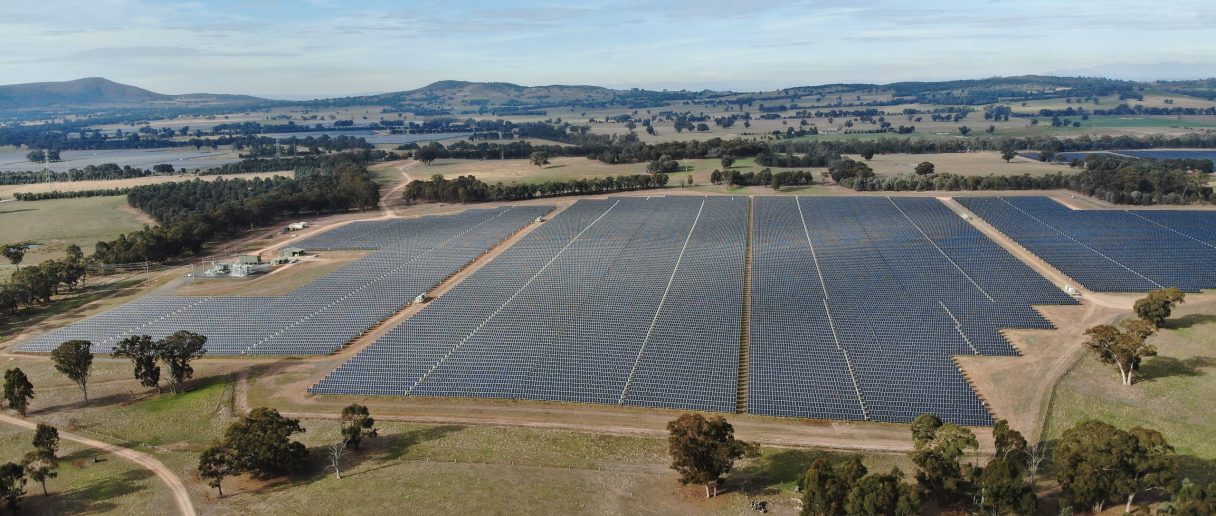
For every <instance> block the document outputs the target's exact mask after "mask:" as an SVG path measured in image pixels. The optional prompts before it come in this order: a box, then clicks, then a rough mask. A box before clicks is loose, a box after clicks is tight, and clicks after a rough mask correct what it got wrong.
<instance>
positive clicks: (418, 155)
mask: <svg viewBox="0 0 1216 516" xmlns="http://www.w3.org/2000/svg"><path fill="white" fill-rule="evenodd" d="M439 149H440V147H439V144H438V143H433V142H432V143H430V144H427V145H423V146H421V147H418V148H417V149H414V159H416V160H418V161H421V162H422V163H423V164H425V165H430V164H431V162H432V161H435V160H436V159H438V158H439Z"/></svg>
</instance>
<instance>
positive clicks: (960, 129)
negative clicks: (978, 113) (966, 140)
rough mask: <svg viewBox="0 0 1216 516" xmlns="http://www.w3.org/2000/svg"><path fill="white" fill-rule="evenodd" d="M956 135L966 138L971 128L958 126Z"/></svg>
mask: <svg viewBox="0 0 1216 516" xmlns="http://www.w3.org/2000/svg"><path fill="white" fill-rule="evenodd" d="M958 134H961V135H963V136H967V135H968V134H971V128H970V127H967V126H965V125H960V126H959V127H958Z"/></svg>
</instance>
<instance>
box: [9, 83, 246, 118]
mask: <svg viewBox="0 0 1216 516" xmlns="http://www.w3.org/2000/svg"><path fill="white" fill-rule="evenodd" d="M253 102H265V99H260V98H257V97H251V96H248V95H218V94H211V93H187V94H184V95H166V94H163V93H156V92H153V91H149V90H146V89H143V88H140V87H137V86H131V85H129V84H122V83H118V82H114V81H111V80H109V79H105V78H102V77H86V78H83V79H76V80H72V81H60V82H32V83H26V84H10V85H4V86H0V110H24V109H48V108H71V107H111V106H139V107H155V106H164V105H174V104H178V105H207V104H210V105H215V104H245V103H253Z"/></svg>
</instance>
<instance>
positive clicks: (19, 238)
mask: <svg viewBox="0 0 1216 516" xmlns="http://www.w3.org/2000/svg"><path fill="white" fill-rule="evenodd" d="M148 222H151V220H150V219H148V218H147V217H146V216H142V214H141V213H139V212H137V211H135V210H133V209H132V208H130V207H129V206H128V205H127V198H126V197H123V196H118V197H90V198H84V199H55V200H50V201H36V202H20V201H10V202H4V203H0V242H3V243H9V242H27V241H28V242H35V243H38V244H40V246H41V247H39V248H37V249H31V250H30V251H29V252H28V253H26V256H25V261H23V262H22V265H33V264H37V263H41V262H42V261H44V260H48V259H51V258H58V257H61V256H63V253H64V250H65V249H66V248H67V246H69V245H71V244H76V245H79V246H80V247H81V248H83V249H84V252H85V254H89V253H92V252H93V245H94V244H96V243H97V241H99V240H111V239H114V238H117V237H118V235H119V234H122V233H129V232H131V231H136V230H138V229H140V228H142V227H143V226H144V224H145V223H148ZM11 268H12V266H11V265H9V264H8V263H7V261H6V262H5V263H4V264H3V265H0V274H3V275H4V276H7V275H8V272H9V269H11Z"/></svg>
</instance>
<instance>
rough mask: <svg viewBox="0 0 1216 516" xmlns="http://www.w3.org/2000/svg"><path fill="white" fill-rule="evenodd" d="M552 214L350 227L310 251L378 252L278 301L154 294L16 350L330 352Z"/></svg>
mask: <svg viewBox="0 0 1216 516" xmlns="http://www.w3.org/2000/svg"><path fill="white" fill-rule="evenodd" d="M550 209H551V208H550V207H544V206H539V207H536V206H532V207H523V206H520V207H513V208H503V209H497V210H467V211H464V212H461V213H459V214H457V215H451V216H431V217H422V218H413V219H392V220H389V221H369V222H356V223H352V224H349V225H346V226H343V227H340V228H335V229H334V230H331V231H328V232H325V233H322V234H321V235H318V236H316V237H313V238H310V239H305V240H303V241H301V242H300V243H298V244H296V245H297V246H298V247H303V248H307V249H381V250H380V251H377V252H374V253H371V254H369V255H368V256H365V257H363V258H360V259H358V260H355V261H353V262H351V263H349V264H347V265H345V266H343V267H341V268H339V269H338V270H336V271H334V272H333V273H331V274H329V275H326V276H324V277H322V278H320V279H317V280H315V281H313V282H311V283H308V284H307V285H304V286H303V287H301V288H299V289H297V290H295V291H294V292H291V293H290V294H287V295H285V296H281V297H182V296H150V297H147V298H143V299H140V300H137V301H135V302H132V303H128V304H126V305H123V306H121V307H119V308H116V309H114V310H111V311H109V312H106V313H103V314H101V315H97V316H94V317H90V318H88V319H85V320H84V321H81V322H79V323H76V324H72V325H70V326H67V327H64V328H62V329H59V330H56V331H52V332H49V333H47V334H45V335H42V336H40V337H38V338H36V339H34V340H31V341H29V342H27V343H24V344H22V345H21V346H20V347H19V348H18V350H20V351H41V352H46V351H50V350H51V349H53V348H54V347H55V346H57V345H59V344H60V343H61V342H63V341H65V340H70V339H84V340H89V341H91V342H93V344H94V351H95V352H101V353H108V352H110V351H111V350H112V349H113V347H114V346H115V345H117V344H118V342H119V341H121V340H122V339H123V338H125V337H127V336H129V335H151V336H153V337H156V338H160V337H163V336H165V335H168V334H170V333H173V332H175V331H178V330H188V331H193V332H197V333H201V334H203V335H206V336H207V351H208V353H211V354H218V355H236V354H275V355H308V354H324V353H330V352H332V351H334V350H335V349H337V348H338V347H340V346H342V345H343V344H345V343H346V342H348V341H350V340H351V339H354V338H356V337H358V336H359V335H360V334H361V333H362V332H364V331H365V330H367V329H368V328H369V327H371V326H374V325H375V324H377V323H378V322H379V321H381V320H383V319H385V318H387V317H388V316H390V315H392V314H393V313H395V312H397V311H398V310H400V309H401V308H402V307H404V306H405V305H406V304H408V303H409V302H410V301H411V300H412V299H413V298H414V297H415V296H417V295H418V294H420V293H423V292H426V291H428V290H430V289H431V288H432V287H433V286H434V285H435V284H437V283H439V282H440V281H442V280H443V279H444V278H446V277H447V276H449V275H451V274H453V273H455V272H456V271H457V270H459V269H460V268H462V267H464V266H465V265H466V264H468V263H469V262H471V261H473V260H474V259H476V258H477V257H478V256H480V255H481V254H483V253H484V252H486V251H487V250H488V249H490V248H491V247H493V246H494V245H495V244H497V243H498V242H501V241H502V240H503V239H505V238H507V237H508V236H509V235H511V234H512V233H514V232H515V231H517V230H519V228H521V227H523V226H525V225H527V224H528V223H529V222H531V221H532V220H533V219H535V218H536V217H538V216H540V215H543V214H544V213H546V212H548V211H549V210H550Z"/></svg>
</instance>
